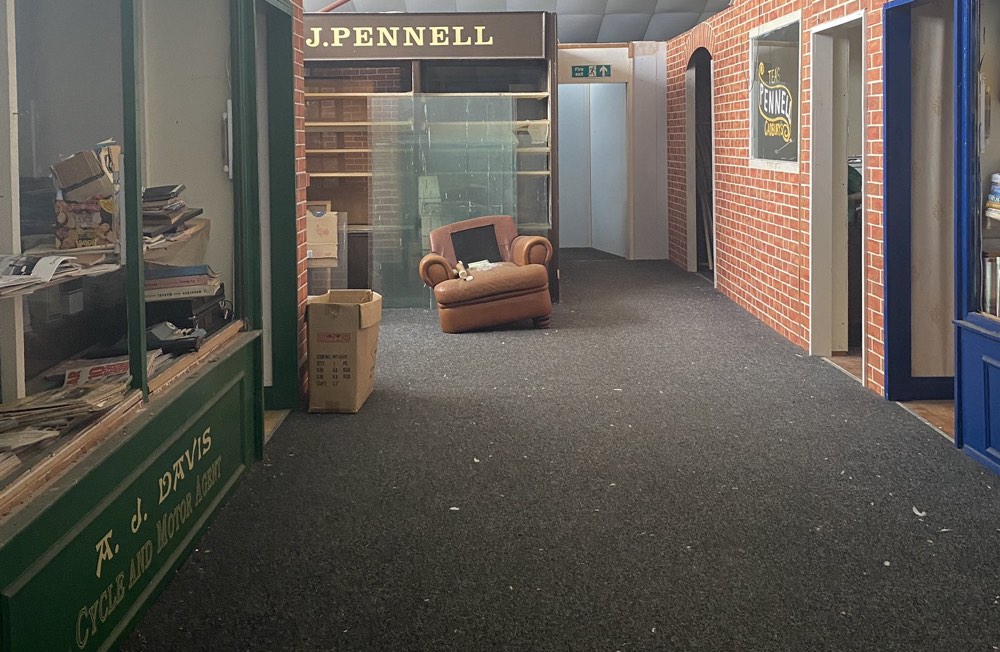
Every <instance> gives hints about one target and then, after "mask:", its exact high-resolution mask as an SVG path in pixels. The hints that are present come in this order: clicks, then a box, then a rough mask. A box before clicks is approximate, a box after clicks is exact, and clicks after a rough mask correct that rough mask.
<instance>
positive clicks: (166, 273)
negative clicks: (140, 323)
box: [146, 265, 222, 303]
mask: <svg viewBox="0 0 1000 652" xmlns="http://www.w3.org/2000/svg"><path fill="white" fill-rule="evenodd" d="M221 287H222V279H220V278H219V275H218V274H216V273H215V271H213V270H212V268H211V267H209V266H208V265H188V266H186V267H169V266H162V267H159V266H158V267H150V268H148V269H146V301H147V303H148V302H152V301H170V300H173V299H193V298H195V297H214V296H215V295H216V294H218V293H219V289H220V288H221Z"/></svg>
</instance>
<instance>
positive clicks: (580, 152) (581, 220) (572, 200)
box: [557, 84, 592, 247]
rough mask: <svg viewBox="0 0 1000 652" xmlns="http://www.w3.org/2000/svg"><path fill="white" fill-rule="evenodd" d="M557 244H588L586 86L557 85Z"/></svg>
mask: <svg viewBox="0 0 1000 652" xmlns="http://www.w3.org/2000/svg"><path fill="white" fill-rule="evenodd" d="M557 128H558V129H559V246H560V247H590V246H591V245H592V241H591V237H590V135H589V134H590V86H588V85H585V84H560V85H559V122H558V127H557Z"/></svg>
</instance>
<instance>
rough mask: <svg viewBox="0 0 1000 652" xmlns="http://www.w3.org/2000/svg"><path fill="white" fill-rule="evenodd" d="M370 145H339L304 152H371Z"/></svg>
mask: <svg viewBox="0 0 1000 652" xmlns="http://www.w3.org/2000/svg"><path fill="white" fill-rule="evenodd" d="M371 151H372V149H371V148H370V147H341V148H336V149H307V150H306V154H307V155H309V154H352V153H354V152H361V153H365V152H368V153H371Z"/></svg>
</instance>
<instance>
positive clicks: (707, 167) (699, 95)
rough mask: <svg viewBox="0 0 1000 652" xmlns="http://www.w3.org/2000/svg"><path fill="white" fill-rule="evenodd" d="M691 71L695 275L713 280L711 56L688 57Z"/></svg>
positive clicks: (703, 53)
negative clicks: (696, 255)
mask: <svg viewBox="0 0 1000 652" xmlns="http://www.w3.org/2000/svg"><path fill="white" fill-rule="evenodd" d="M689 67H691V68H693V69H694V79H695V81H694V88H695V92H694V96H695V98H694V99H695V107H694V109H695V110H694V125H695V133H694V154H695V186H694V191H695V211H696V214H697V220H696V225H697V252H698V272H699V273H700V274H702V275H704V276H707V277H708V278H711V279H713V280H714V278H715V243H714V241H715V225H714V215H713V214H712V205H713V203H712V188H713V179H712V142H713V141H712V55H710V54H709V53H708V50H706V49H705V48H699V49H698V50H696V51H695V53H694V54H693V55H692V56H691V61H690V64H689Z"/></svg>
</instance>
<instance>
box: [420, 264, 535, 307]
mask: <svg viewBox="0 0 1000 652" xmlns="http://www.w3.org/2000/svg"><path fill="white" fill-rule="evenodd" d="M471 274H472V280H471V281H464V280H462V279H458V278H456V279H452V280H449V281H444V282H442V283H438V284H437V285H435V286H434V298H435V299H436V300H437V302H438V305H439V306H442V307H443V306H453V305H455V304H459V303H462V304H469V303H477V302H479V301H481V300H486V301H494V300H496V299H499V298H501V297H513V296H521V295H524V294H531V293H533V292H537V291H539V290H545V291H546V292H547V291H548V287H549V273H548V271H546V269H545V268H544V267H542V266H541V265H525V266H524V267H519V266H518V265H515V264H514V263H501V264H500V265H499V266H498V267H495V268H493V269H490V270H488V271H473V272H471Z"/></svg>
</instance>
